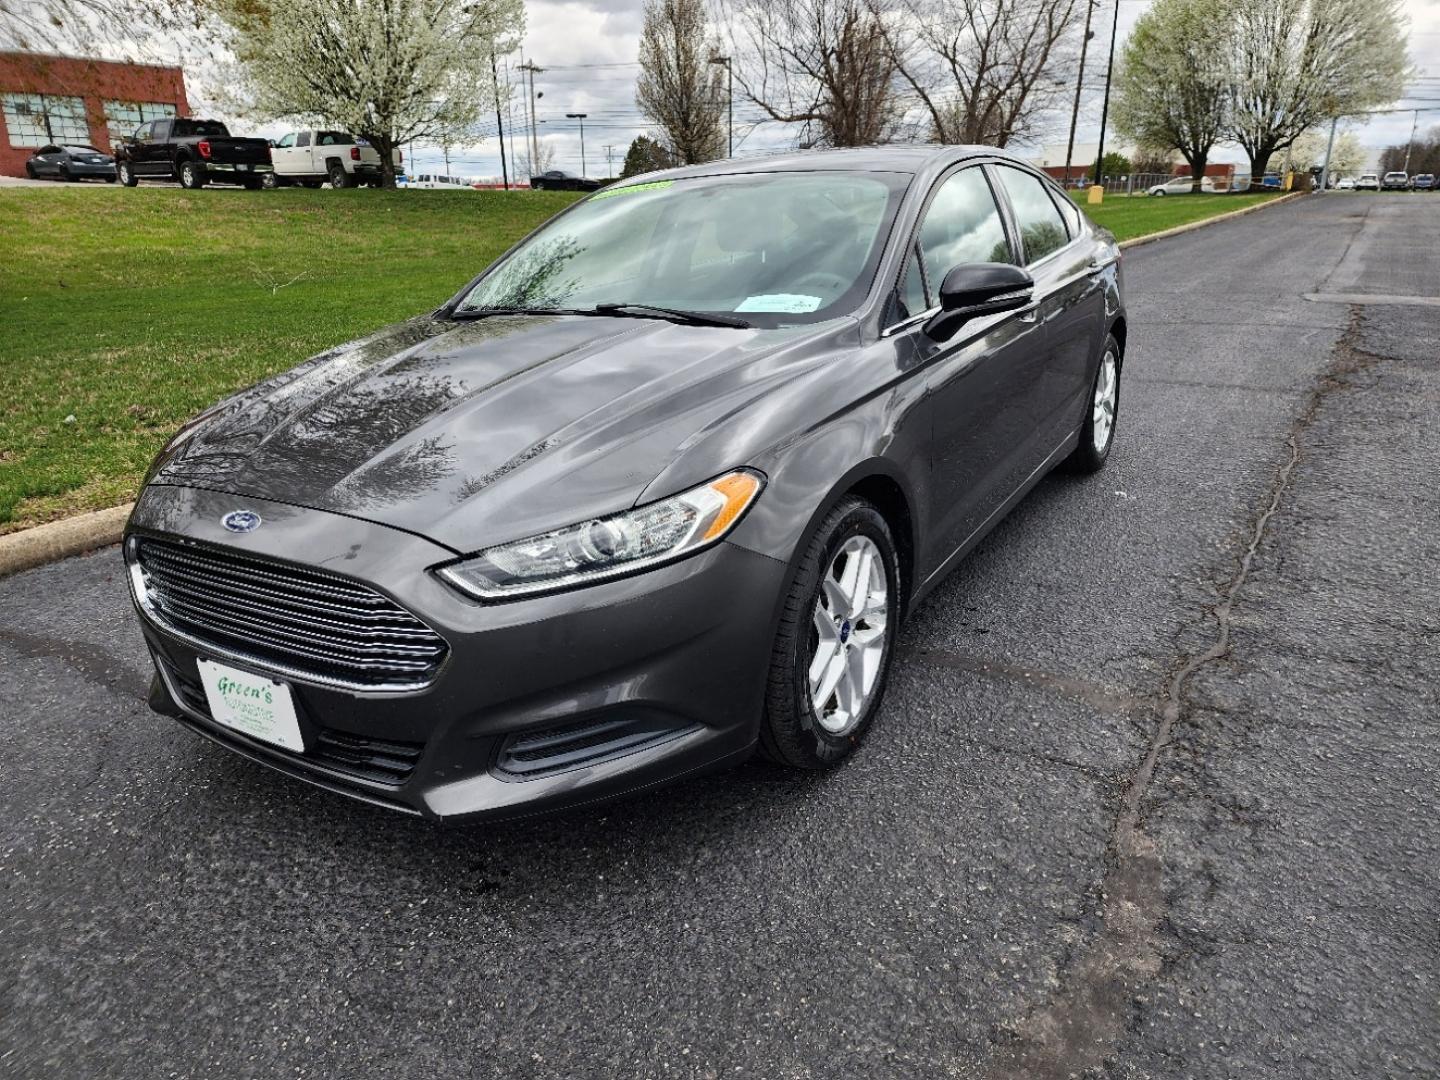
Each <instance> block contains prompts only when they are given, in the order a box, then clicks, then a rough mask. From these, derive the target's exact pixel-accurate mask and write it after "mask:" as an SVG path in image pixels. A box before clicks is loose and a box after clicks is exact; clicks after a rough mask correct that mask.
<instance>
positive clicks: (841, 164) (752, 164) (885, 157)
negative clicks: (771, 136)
mask: <svg viewBox="0 0 1440 1080" xmlns="http://www.w3.org/2000/svg"><path fill="white" fill-rule="evenodd" d="M981 156H987V157H989V156H998V157H1006V158H1011V159H1013V160H1014V161H1015V162H1016V163H1017V164H1021V165H1028V164H1029V163H1028V162H1026V161H1024V160H1023V159H1021V158H1019V157H1016V156H1015V155H1014V154H1013V153H1011V152H1010V151H1008V150H1002V149H996V148H995V147H993V146H936V145H929V144H900V145H895V146H856V147H848V148H846V149H842V150H801V151H781V152H778V153H774V154H760V155H756V156H755V157H745V158H729V159H727V160H723V161H707V162H705V163H704V164H701V165H686V166H682V167H680V168H678V169H665V170H664V171H662V172H657V173H649V174H647V175H648V176H651V177H665V178H666V179H679V178H681V177H687V176H725V175H736V174H740V173H757V172H829V171H835V172H895V173H912V174H918V173H924V172H931V171H935V170H938V169H943V168H945V167H947V166H949V165H951V164H952V163H954V162H957V161H963V160H965V159H966V158H972V157H981Z"/></svg>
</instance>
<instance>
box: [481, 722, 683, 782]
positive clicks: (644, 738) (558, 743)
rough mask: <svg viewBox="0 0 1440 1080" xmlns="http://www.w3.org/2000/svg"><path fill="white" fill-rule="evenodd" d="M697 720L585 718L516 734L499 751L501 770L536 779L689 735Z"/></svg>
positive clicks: (498, 766) (498, 762) (608, 759)
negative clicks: (687, 721) (677, 721)
mask: <svg viewBox="0 0 1440 1080" xmlns="http://www.w3.org/2000/svg"><path fill="white" fill-rule="evenodd" d="M696 727H698V725H696V724H686V725H683V726H678V727H677V726H675V725H674V723H673V722H672V723H669V724H666V723H663V722H657V721H656V720H655V719H653V718H649V717H646V718H641V719H619V720H614V719H605V720H586V721H582V722H580V723H576V724H568V725H566V726H564V727H554V728H547V729H545V730H544V731H530V732H525V733H524V734H521V735H512V736H511V737H510V738H509V739H508V740H507V741H506V743H505V745H504V746H503V747H502V748H501V750H500V759H499V760H498V761H497V762H496V763H495V769H496V771H497V772H499V773H501V774H502V775H504V776H507V777H509V778H511V779H515V780H534V779H536V778H537V777H541V776H548V775H551V774H553V773H560V772H569V771H570V770H572V769H582V768H586V767H588V766H591V765H598V764H600V763H601V762H604V761H611V760H613V759H615V758H619V757H625V756H627V755H629V754H636V753H639V752H640V751H641V750H649V749H650V748H651V747H654V746H659V745H660V744H661V743H666V742H669V741H670V740H671V739H678V738H679V737H680V736H682V735H687V734H689V733H690V732H692V731H694V730H695V729H696Z"/></svg>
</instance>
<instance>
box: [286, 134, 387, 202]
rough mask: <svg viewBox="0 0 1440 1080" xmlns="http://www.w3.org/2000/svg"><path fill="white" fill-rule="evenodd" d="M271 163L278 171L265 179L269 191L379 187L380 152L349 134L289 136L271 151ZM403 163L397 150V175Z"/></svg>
mask: <svg viewBox="0 0 1440 1080" xmlns="http://www.w3.org/2000/svg"><path fill="white" fill-rule="evenodd" d="M270 161H271V162H272V164H274V166H275V171H274V172H273V173H271V174H270V175H269V176H268V177H267V178H266V179H267V183H266V185H265V186H266V187H283V186H284V185H286V184H302V185H304V186H305V187H317V188H318V187H319V186H320V185H321V184H323V183H325V182H326V181H327V180H328V181H329V182H330V186H331V187H333V188H348V187H357V186H358V185H360V184H368V185H369V186H370V187H379V186H380V154H379V152H378V151H377V150H376V149H375V148H374V147H373V146H371V145H370V144H369V143H367V142H366V141H365V140H364V139H359V138H356V137H355V136H354V135H351V134H350V133H349V132H348V131H327V130H324V129H322V128H308V129H306V130H304V131H291V132H288V133H286V134H285V135H282V136H281V137H280V138H278V139H276V140H275V145H274V146H272V147H271V148H270ZM403 162H404V155H403V154H401V152H400V151H399V150H396V151H395V169H396V171H397V172H398V171H399V169H400V166H401V165H402V163H403Z"/></svg>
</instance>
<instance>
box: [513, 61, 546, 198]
mask: <svg viewBox="0 0 1440 1080" xmlns="http://www.w3.org/2000/svg"><path fill="white" fill-rule="evenodd" d="M517 70H519V71H523V72H526V73H527V74H528V75H529V76H530V172H531V173H532V174H533V173H534V172H535V167H536V166H537V165H538V164H539V163H540V125H539V124H537V123H536V122H535V76H536V74H538V73H539V72H541V71H544V70H545V69H544V68H542V67H537V66H536V64H535V61H534V60H527V61H526V62H525V63H523V64H521V65H520V67H519V68H518V69H517Z"/></svg>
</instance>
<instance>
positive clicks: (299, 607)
mask: <svg viewBox="0 0 1440 1080" xmlns="http://www.w3.org/2000/svg"><path fill="white" fill-rule="evenodd" d="M151 557H152V558H153V556H151ZM157 561H160V562H164V564H165V565H168V566H173V567H177V568H178V573H183V574H185V575H186V578H185V580H186V581H187V583H192V584H193V585H194V586H195V587H197V588H198V587H199V586H200V585H201V584H203V585H204V586H205V587H206V588H209V589H212V590H216V591H219V592H225V593H229V594H231V595H233V596H236V597H237V598H246V599H248V598H252V597H255V596H261V597H264V598H265V600H266V601H268V602H270V603H274V604H279V605H281V606H282V607H285V608H291V609H294V610H296V611H299V612H302V613H304V612H309V611H312V610H315V609H319V610H321V611H326V612H330V613H332V614H335V615H340V616H343V617H344V618H347V619H359V620H361V621H363V622H366V623H374V624H375V625H377V626H382V627H383V626H388V625H394V626H395V627H396V628H397V629H402V628H405V627H409V626H413V625H414V624H415V620H414V618H413V617H412V616H411V615H409V614H408V613H407V612H404V611H398V610H397V611H378V610H376V611H360V610H356V609H355V608H353V607H345V606H344V605H342V604H337V603H332V602H330V601H326V600H320V599H316V598H311V597H306V598H305V599H304V600H297V599H295V598H294V597H292V596H287V595H285V594H284V593H283V592H281V591H280V590H278V589H273V588H268V587H265V586H260V585H255V584H253V583H249V582H246V581H245V580H244V579H243V578H239V577H236V576H234V575H228V574H227V575H223V576H222V575H220V574H217V573H215V572H213V571H211V570H198V569H196V568H194V567H189V566H186V564H184V563H171V562H168V561H166V560H164V559H163V558H162V559H160V560H157ZM176 580H180V579H179V578H172V579H171V580H170V584H171V585H172V587H173V585H174V584H175V581H176Z"/></svg>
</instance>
